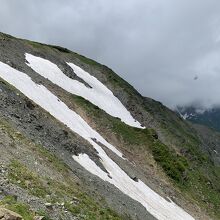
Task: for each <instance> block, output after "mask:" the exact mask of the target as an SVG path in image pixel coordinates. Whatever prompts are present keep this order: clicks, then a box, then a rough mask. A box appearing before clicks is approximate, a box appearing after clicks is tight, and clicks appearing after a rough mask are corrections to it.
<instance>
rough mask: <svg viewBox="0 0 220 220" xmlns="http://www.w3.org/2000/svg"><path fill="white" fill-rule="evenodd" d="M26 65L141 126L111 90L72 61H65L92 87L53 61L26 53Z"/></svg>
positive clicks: (125, 121)
mask: <svg viewBox="0 0 220 220" xmlns="http://www.w3.org/2000/svg"><path fill="white" fill-rule="evenodd" d="M25 55H26V60H27V61H28V63H27V65H28V66H30V67H31V68H32V69H33V70H34V71H35V72H37V73H38V74H40V75H41V76H43V77H45V78H47V79H49V80H50V81H52V82H53V83H54V84H56V85H58V86H59V87H61V88H63V89H64V90H66V91H68V92H70V93H72V94H75V95H78V96H81V97H83V98H85V99H87V100H88V101H90V102H91V103H93V104H94V105H96V106H98V107H99V108H101V109H103V110H104V111H105V112H107V113H108V114H110V115H112V116H114V117H118V118H120V119H121V120H122V121H123V122H124V123H126V124H128V125H130V126H133V127H138V128H143V127H142V126H141V125H140V123H139V122H138V121H136V120H135V119H134V118H133V117H132V116H131V114H130V112H129V111H128V110H127V109H126V108H125V107H124V105H123V104H122V103H121V102H120V101H119V99H118V98H116V97H115V96H114V95H113V93H112V91H111V90H109V89H108V88H107V87H106V86H105V85H103V84H102V83H101V82H100V81H99V80H97V79H96V78H95V77H94V76H91V75H90V74H89V73H88V72H86V71H84V70H83V69H81V68H80V67H78V66H76V65H75V64H73V63H67V64H68V65H69V66H70V67H71V68H72V69H73V71H74V72H75V73H76V75H77V76H78V77H80V78H81V79H83V80H84V81H85V82H86V83H88V84H89V85H90V86H91V87H92V88H88V87H86V86H85V85H84V84H83V83H81V82H79V81H77V80H73V79H71V78H69V77H68V76H66V75H65V74H64V73H63V72H62V71H61V70H60V69H59V68H58V67H57V65H55V64H54V63H52V62H50V61H48V60H46V59H43V58H40V57H36V56H33V55H31V54H28V53H26V54H25Z"/></svg>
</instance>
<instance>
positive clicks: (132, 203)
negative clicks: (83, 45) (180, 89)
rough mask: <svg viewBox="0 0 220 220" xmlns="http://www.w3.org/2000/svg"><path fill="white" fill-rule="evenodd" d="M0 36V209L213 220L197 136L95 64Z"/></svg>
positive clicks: (213, 198) (211, 167)
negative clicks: (2, 171) (1, 206)
mask: <svg viewBox="0 0 220 220" xmlns="http://www.w3.org/2000/svg"><path fill="white" fill-rule="evenodd" d="M0 39H1V40H0V61H1V62H0V77H1V81H0V91H1V93H0V102H1V107H0V116H1V122H4V123H3V124H7V125H10V126H8V127H9V128H10V129H9V131H11V133H10V132H9V131H8V129H6V130H4V131H3V134H5V133H6V134H7V136H6V137H4V138H3V139H2V140H3V141H2V142H1V146H2V149H3V150H2V152H4V154H2V156H1V157H0V160H1V161H2V163H3V167H6V170H7V172H5V174H4V175H3V179H4V178H5V179H7V181H8V182H10V184H9V183H4V184H2V189H3V191H4V192H5V191H6V193H4V195H3V196H2V199H3V202H2V203H5V204H7V205H8V206H9V207H11V206H12V208H13V209H14V210H15V208H14V207H13V205H14V206H17V204H14V203H16V202H18V203H20V202H22V203H24V204H25V203H28V204H29V203H30V202H28V201H29V200H30V199H29V197H31V198H32V196H35V198H34V199H36V200H38V201H39V202H36V203H35V204H34V203H30V204H29V205H30V207H29V208H28V210H29V209H30V210H35V211H37V212H39V209H40V210H41V209H43V211H44V215H48V218H51V219H59V218H61V219H123V218H125V219H128V218H131V219H155V218H156V219H193V218H192V217H191V216H193V217H195V218H197V219H208V218H209V217H208V216H207V214H208V215H210V216H212V217H213V218H216V219H217V218H219V215H220V213H219V212H218V210H219V205H220V200H219V198H220V193H219V184H218V181H219V180H220V173H219V167H218V166H219V164H218V163H214V162H213V161H214V157H213V156H212V155H210V154H209V153H208V147H207V146H206V148H204V145H205V144H206V143H207V142H205V141H203V139H202V138H201V135H200V134H201V132H200V131H199V129H196V128H194V127H193V126H192V125H191V124H190V123H187V122H185V121H184V120H182V119H181V118H180V117H179V116H178V115H177V114H175V113H174V112H172V111H170V110H169V109H167V108H166V107H164V106H163V105H162V104H160V103H158V102H155V101H154V100H151V99H149V98H144V97H142V96H141V95H140V94H139V93H138V92H137V91H136V90H135V89H134V88H133V87H131V86H130V85H129V84H128V83H126V82H125V81H124V80H123V79H121V78H120V77H118V76H117V75H116V74H115V73H114V72H113V71H112V70H110V69H109V68H107V67H105V66H103V65H100V64H98V63H96V62H95V61H92V60H90V59H87V58H85V57H83V56H80V55H78V54H76V53H73V52H71V51H69V50H67V49H65V48H61V47H57V46H50V45H43V44H39V43H35V42H31V41H26V40H20V39H16V38H14V37H11V36H8V35H5V34H1V35H0ZM48 113H49V114H48ZM17 135H18V138H17ZM20 137H21V138H20ZM217 138H218V137H217ZM8 139H11V141H8ZM23 140H25V142H24V143H23ZM11 142H12V143H14V144H13V145H15V146H16V147H14V146H10V144H8V145H6V143H11ZM29 145H31V146H35V147H33V148H31V149H29V147H30V146H29ZM11 147H12V149H10V148H11ZM13 147H14V148H13ZM38 151H40V152H42V151H43V152H46V153H45V154H46V155H44V156H42V155H40V158H38V154H39V153H38ZM9 152H10V153H9ZM11 152H13V153H11ZM27 152H28V153H27ZM8 155H11V156H10V157H9V156H8ZM25 155H27V156H25ZM31 157H32V158H31ZM124 157H125V158H126V160H125V159H124ZM47 160H49V162H50V163H51V164H47V163H46V162H47ZM215 161H216V157H215ZM44 163H45V164H44ZM57 163H58V164H57ZM38 164H39V165H38ZM42 164H43V165H42ZM56 166H58V167H61V169H60V170H58V171H57V170H56V169H55V168H56ZM22 175H23V176H22ZM36 179H38V180H40V182H38V181H36ZM59 179H60V180H61V183H62V184H65V185H66V186H65V187H66V190H65V192H68V194H67V195H66V193H64V192H63V191H62V189H63V188H64V186H63V185H62V184H61V183H60V182H58V180H59ZM23 180H24V181H23ZM45 182H46V184H48V185H49V187H46V188H49V189H50V190H49V191H47V190H46V189H45ZM57 182H58V183H57ZM29 184H31V185H32V187H31V190H28V189H29V188H30V187H28V185H29ZM11 185H12V187H11V188H16V189H17V188H19V190H22V192H23V191H24V192H25V193H24V194H26V195H27V196H26V197H25V198H23V197H22V196H21V195H20V194H19V193H17V194H16V193H15V190H12V189H11V188H10V187H9V186H11ZM54 185H55V186H54ZM71 185H72V186H74V187H71ZM75 185H76V186H75ZM148 186H150V188H149V187H148ZM72 188H73V189H72ZM5 189H7V190H5ZM153 190H154V191H153ZM36 191H37V193H36ZM76 191H77V193H76ZM78 191H79V192H82V193H78ZM155 191H156V192H157V193H155ZM8 194H9V195H12V196H15V198H17V201H12V202H11V200H10V201H8V200H7V197H8V196H6V197H5V195H8ZM22 194H23V193H22ZM84 194H85V195H84ZM72 195H73V196H74V198H75V197H76V198H75V199H72ZM36 197H37V198H36ZM167 197H169V198H170V199H172V200H173V201H174V202H175V203H177V204H178V206H177V205H176V204H175V203H173V202H170V199H168V198H167ZM164 198H165V199H164ZM47 200H49V202H50V203H51V204H50V205H49V206H50V207H47V206H48V204H46V202H47ZM75 200H76V201H75ZM11 203H12V204H11ZM38 203H39V204H41V208H39V204H38ZM57 203H60V204H61V205H56V204H57ZM62 203H64V204H62ZM88 203H91V205H88ZM36 204H37V205H36ZM180 206H181V207H182V208H183V209H184V210H185V211H183V209H182V208H180ZM51 210H53V211H51ZM113 210H114V211H113ZM186 210H187V211H186ZM29 212H30V211H29ZM31 212H32V213H31V214H30V215H34V214H33V211H31ZM187 212H188V213H190V214H188V213H187ZM63 213H64V214H65V213H66V214H65V215H64V216H62V214H63ZM21 214H22V213H21ZM26 219H28V218H26ZM29 219H31V217H30V218H29Z"/></svg>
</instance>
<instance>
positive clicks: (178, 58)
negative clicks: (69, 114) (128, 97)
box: [0, 0, 220, 107]
mask: <svg viewBox="0 0 220 220" xmlns="http://www.w3.org/2000/svg"><path fill="white" fill-rule="evenodd" d="M0 31H1V32H6V33H9V34H12V35H15V36H18V37H22V38H28V39H31V40H35V41H40V42H45V43H50V44H58V45H61V46H64V47H68V48H70V49H72V50H73V51H76V52H79V53H81V54H84V55H86V56H89V57H90V58H93V59H95V60H97V61H99V62H101V63H103V64H106V65H108V66H109V67H111V68H112V69H113V70H115V71H116V72H117V73H118V74H119V75H120V76H122V77H123V78H124V79H126V80H127V81H129V82H130V83H131V84H132V85H133V86H134V87H135V88H136V89H137V90H138V91H139V92H141V94H142V95H144V96H148V97H152V98H154V99H157V100H159V101H161V102H163V103H164V104H166V105H167V106H170V107H173V106H175V105H186V104H190V103H192V102H196V103H202V105H204V106H206V107H210V106H212V105H218V104H219V105H220V1H219V0H109V1H107V0H38V1H36V0H0Z"/></svg>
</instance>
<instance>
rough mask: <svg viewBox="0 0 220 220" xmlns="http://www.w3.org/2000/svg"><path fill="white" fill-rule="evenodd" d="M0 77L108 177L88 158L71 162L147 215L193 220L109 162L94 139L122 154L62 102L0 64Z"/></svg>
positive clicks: (159, 217)
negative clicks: (91, 153)
mask: <svg viewBox="0 0 220 220" xmlns="http://www.w3.org/2000/svg"><path fill="white" fill-rule="evenodd" d="M45 68H46V67H45ZM0 77H2V78H3V79H4V80H6V81H7V82H8V83H10V84H11V85H13V86H14V87H16V88H17V89H18V90H20V91H21V92H22V93H23V94H24V95H26V96H27V97H28V98H30V99H31V100H33V101H34V102H35V103H36V104H38V105H39V106H41V107H42V108H43V109H45V110H46V111H48V112H49V113H50V114H51V115H52V116H54V117H55V118H56V119H57V120H59V121H61V122H62V123H64V124H65V125H67V126H68V127H69V128H70V129H71V130H72V131H73V132H76V133H77V134H79V135H80V136H82V137H83V138H85V139H86V140H87V141H89V142H90V143H91V144H92V145H93V147H94V148H95V149H96V150H97V151H98V155H99V156H100V158H101V160H100V161H101V162H102V163H103V166H104V167H105V168H106V170H107V171H108V172H109V175H110V176H111V177H112V178H110V177H109V176H108V174H107V173H105V172H104V171H102V170H101V169H100V168H99V167H98V166H97V165H96V164H95V163H94V161H92V160H91V159H90V158H89V157H88V155H86V154H80V155H78V156H73V159H74V160H75V161H77V162H78V163H79V164H81V165H82V166H83V167H84V168H85V169H86V170H88V171H89V172H91V173H92V174H94V175H97V176H98V177H100V178H101V179H103V180H104V181H108V182H109V183H111V184H113V185H114V186H116V187H117V188H118V189H119V190H121V191H122V192H123V193H125V194H126V195H128V196H130V197H131V198H132V199H134V200H136V201H138V202H140V203H141V204H142V205H143V206H144V207H145V208H146V209H147V211H148V212H149V213H151V214H152V215H153V216H155V217H156V218H157V219H159V220H177V219H178V220H192V219H194V218H193V217H191V216H190V215H189V214H188V213H187V212H185V211H184V210H183V209H181V208H180V207H178V206H177V205H176V204H175V203H173V202H168V201H167V200H165V199H164V198H162V197H161V196H160V195H158V194H157V193H155V192H154V191H153V190H151V189H150V188H149V187H148V186H146V185H145V184H144V183H143V182H142V181H140V180H139V181H138V182H136V181H134V180H132V179H131V178H130V177H129V176H128V175H127V174H126V173H125V172H124V171H123V170H122V169H121V168H120V167H119V166H118V165H117V164H116V163H115V162H114V161H113V160H111V159H110V158H109V157H108V155H107V154H106V153H105V151H104V150H103V149H102V147H101V146H99V145H98V144H97V143H96V142H95V141H94V138H95V139H96V140H97V141H99V142H100V143H102V144H104V145H105V146H106V147H108V148H109V149H111V150H112V151H113V152H115V153H116V154H117V155H119V156H121V157H122V154H121V153H120V152H119V151H118V150H117V149H116V148H115V147H114V146H112V145H111V144H110V143H108V142H107V141H106V140H105V139H104V138H103V137H102V136H101V135H99V134H98V133H97V132H96V131H94V130H93V129H92V128H91V127H90V126H89V125H88V124H87V123H86V122H85V121H84V120H83V119H82V118H81V117H80V116H79V115H78V114H76V113H75V112H74V111H72V110H71V109H69V108H68V107H67V105H66V104H65V103H63V102H62V101H60V100H59V99H58V98H57V97H56V96H55V95H54V94H52V93H51V92H50V91H49V90H48V89H47V88H46V87H44V86H43V85H38V84H36V83H35V82H33V81H32V79H31V78H30V77H29V76H27V75H26V74H25V73H22V72H20V71H18V70H15V69H13V68H12V67H10V66H8V65H7V64H4V63H2V62H0Z"/></svg>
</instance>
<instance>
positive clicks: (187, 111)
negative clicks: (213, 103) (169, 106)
mask: <svg viewBox="0 0 220 220" xmlns="http://www.w3.org/2000/svg"><path fill="white" fill-rule="evenodd" d="M177 112H178V113H179V114H180V115H181V117H183V118H184V119H186V120H189V121H191V122H193V123H197V124H201V125H205V126H207V127H209V128H212V129H215V130H216V131H220V107H213V108H211V109H208V110H202V109H200V108H197V107H193V106H190V107H178V108H177Z"/></svg>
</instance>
